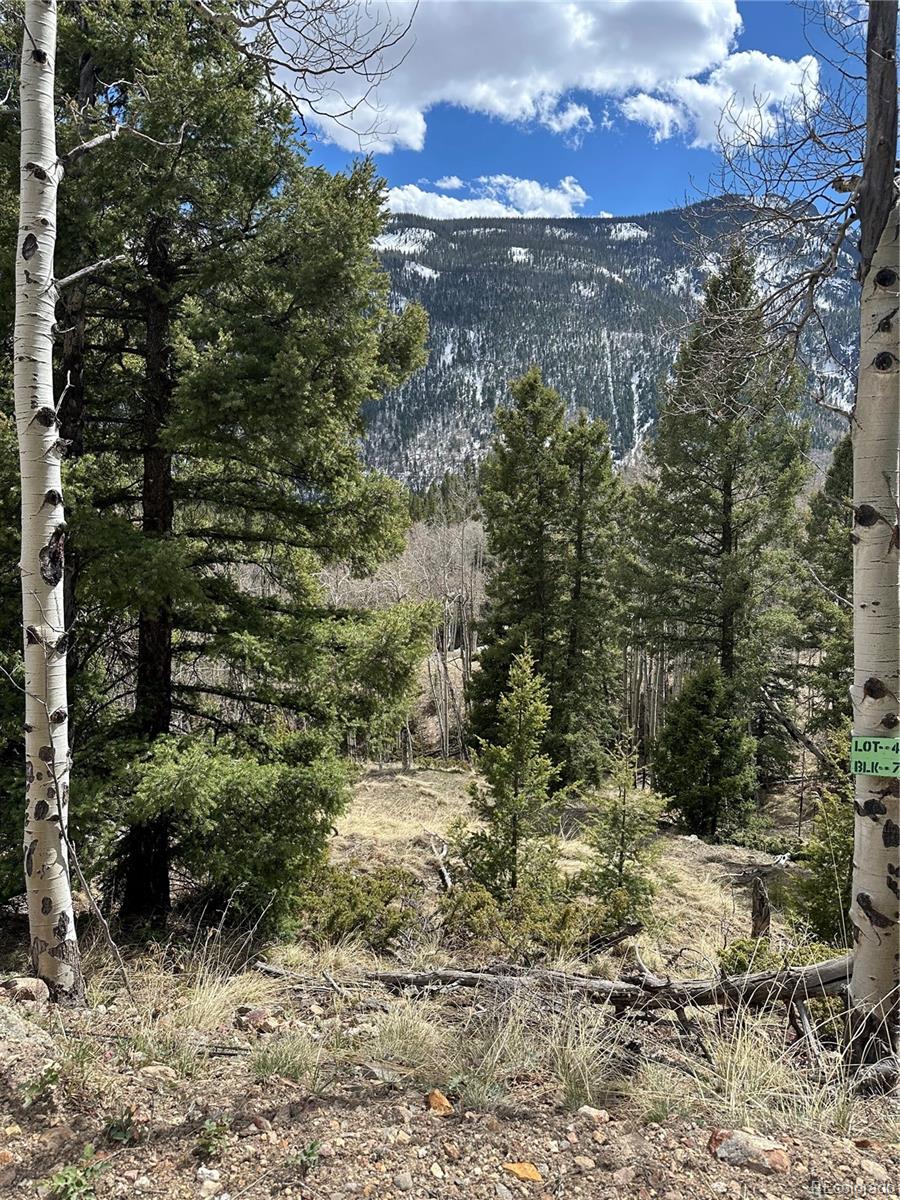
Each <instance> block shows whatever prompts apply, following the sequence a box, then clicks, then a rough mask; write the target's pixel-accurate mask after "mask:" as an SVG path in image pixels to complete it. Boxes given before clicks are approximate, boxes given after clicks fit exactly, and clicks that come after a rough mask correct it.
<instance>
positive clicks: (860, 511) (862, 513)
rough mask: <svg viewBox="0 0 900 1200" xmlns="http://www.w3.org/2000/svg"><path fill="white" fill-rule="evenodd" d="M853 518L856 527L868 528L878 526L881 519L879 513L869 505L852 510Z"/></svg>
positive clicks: (862, 505)
mask: <svg viewBox="0 0 900 1200" xmlns="http://www.w3.org/2000/svg"><path fill="white" fill-rule="evenodd" d="M853 517H854V519H855V521H856V523H857V525H862V526H864V527H865V528H868V527H869V526H870V525H877V524H878V522H879V520H880V519H881V513H880V512H879V511H878V509H877V508H873V507H872V505H871V504H860V506H859V507H858V508H855V509H854V510H853Z"/></svg>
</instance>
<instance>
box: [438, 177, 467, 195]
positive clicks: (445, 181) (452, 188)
mask: <svg viewBox="0 0 900 1200" xmlns="http://www.w3.org/2000/svg"><path fill="white" fill-rule="evenodd" d="M434 186H435V187H439V188H443V189H444V191H445V192H458V191H459V190H460V188H463V187H465V184H464V183H463V181H462V180H461V179H460V177H459V176H458V175H443V176H441V178H440V179H436V180H435V181H434Z"/></svg>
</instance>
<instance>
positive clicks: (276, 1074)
mask: <svg viewBox="0 0 900 1200" xmlns="http://www.w3.org/2000/svg"><path fill="white" fill-rule="evenodd" d="M333 1062H334V1056H333V1055H332V1054H330V1053H329V1052H328V1050H327V1048H326V1047H325V1046H323V1045H322V1044H321V1043H320V1042H317V1041H315V1040H314V1039H313V1038H311V1037H310V1036H309V1034H308V1033H304V1032H302V1031H296V1030H295V1031H292V1032H290V1033H283V1034H279V1035H278V1036H276V1037H273V1038H272V1039H271V1041H268V1042H266V1043H265V1045H263V1046H260V1048H259V1049H258V1050H256V1052H255V1053H254V1054H253V1057H252V1059H251V1060H250V1069H251V1071H252V1073H253V1075H254V1076H255V1078H256V1079H259V1080H262V1081H263V1082H265V1081H266V1080H267V1079H276V1078H277V1079H289V1080H291V1081H293V1082H294V1083H300V1084H302V1085H303V1087H305V1088H306V1090H307V1091H308V1092H310V1093H312V1094H313V1095H323V1094H324V1092H325V1091H326V1090H327V1088H328V1085H329V1083H330V1082H331V1080H332V1077H333V1074H334V1071H333Z"/></svg>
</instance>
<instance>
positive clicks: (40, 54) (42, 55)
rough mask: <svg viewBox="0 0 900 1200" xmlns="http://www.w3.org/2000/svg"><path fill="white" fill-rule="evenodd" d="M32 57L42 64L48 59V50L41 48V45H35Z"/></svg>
mask: <svg viewBox="0 0 900 1200" xmlns="http://www.w3.org/2000/svg"><path fill="white" fill-rule="evenodd" d="M31 57H32V58H33V59H34V61H35V62H36V63H40V64H41V66H43V65H44V63H45V62H47V61H48V55H47V51H46V50H41V48H40V47H39V46H35V48H34V49H33V50H32V51H31Z"/></svg>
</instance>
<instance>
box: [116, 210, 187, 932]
mask: <svg viewBox="0 0 900 1200" xmlns="http://www.w3.org/2000/svg"><path fill="white" fill-rule="evenodd" d="M147 273H148V281H147V289H146V344H145V364H146V366H145V376H144V383H145V398H144V428H143V441H144V454H143V480H142V485H141V502H142V505H141V506H142V514H143V516H142V521H143V532H144V536H145V537H149V538H169V537H171V536H172V532H173V529H174V521H175V500H174V493H173V486H172V454H171V452H170V450H169V449H168V448H167V446H166V445H165V429H166V425H167V423H168V420H169V415H170V412H171V404H172V388H173V377H172V364H171V357H172V345H171V289H172V285H173V283H174V279H175V272H174V267H173V264H172V261H171V257H170V254H169V246H168V239H167V236H166V228H165V224H164V222H162V221H157V222H154V223H153V224H152V225H151V227H150V229H149V230H148V234H147ZM173 629H174V614H173V610H172V602H171V600H170V599H164V600H163V601H162V602H161V603H160V604H159V606H158V607H154V608H144V609H142V610H141V613H140V618H139V629H138V663H137V680H136V686H135V720H136V724H137V728H138V731H139V732H140V733H141V734H142V735H144V736H145V737H147V738H149V739H151V740H152V739H154V738H156V737H159V736H160V735H161V734H165V733H168V732H169V730H170V728H171V724H172V634H173ZM170 827H171V821H170V819H169V816H168V814H166V813H160V814H159V815H157V816H155V817H153V818H151V819H150V820H148V821H145V822H142V823H140V824H138V825H134V826H132V828H131V829H130V830H129V831H128V833H127V835H126V837H125V840H124V843H123V846H122V860H121V877H122V901H121V908H120V915H121V917H122V919H123V921H125V922H126V923H129V924H137V923H144V922H156V923H160V922H164V921H165V918H166V915H167V914H168V912H169V909H170V907H171V895H170V888H169V865H170V863H169V860H170V841H171V828H170Z"/></svg>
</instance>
